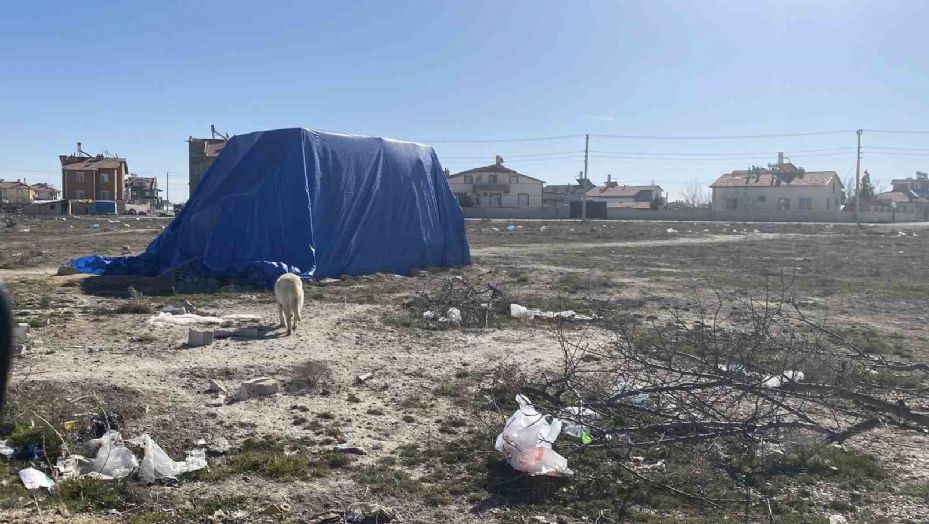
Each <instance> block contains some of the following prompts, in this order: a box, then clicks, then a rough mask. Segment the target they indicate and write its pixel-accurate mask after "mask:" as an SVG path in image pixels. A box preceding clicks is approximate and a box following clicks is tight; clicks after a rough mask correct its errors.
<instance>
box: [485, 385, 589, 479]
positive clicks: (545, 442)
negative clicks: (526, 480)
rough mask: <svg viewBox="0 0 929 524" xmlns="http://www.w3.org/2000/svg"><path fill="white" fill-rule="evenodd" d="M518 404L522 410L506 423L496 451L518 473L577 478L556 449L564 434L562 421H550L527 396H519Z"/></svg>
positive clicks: (517, 411)
mask: <svg viewBox="0 0 929 524" xmlns="http://www.w3.org/2000/svg"><path fill="white" fill-rule="evenodd" d="M516 402H517V403H518V404H519V409H517V410H516V411H515V412H514V413H513V415H511V416H510V418H509V419H508V420H507V421H506V425H505V426H504V427H503V432H502V433H500V435H498V436H497V442H496V444H495V446H494V447H495V449H496V450H497V451H499V452H501V453H503V455H504V456H505V457H506V459H507V461H508V462H509V463H510V466H512V467H513V469H515V470H517V471H523V472H526V473H529V474H530V475H548V476H552V477H561V476H571V475H573V474H574V472H573V471H571V469H570V468H568V460H567V459H566V458H564V457H562V456H561V455H559V454H558V453H557V452H555V451H554V450H553V449H552V443H553V442H555V439H557V438H558V434H559V433H560V432H561V421H560V420H558V419H557V418H552V419H551V422H549V421H548V420H547V419H546V417H545V416H543V415H541V414H540V413H539V412H538V411H536V409H535V408H534V407H533V406H532V402H530V401H529V399H528V398H526V397H525V396H524V395H517V396H516Z"/></svg>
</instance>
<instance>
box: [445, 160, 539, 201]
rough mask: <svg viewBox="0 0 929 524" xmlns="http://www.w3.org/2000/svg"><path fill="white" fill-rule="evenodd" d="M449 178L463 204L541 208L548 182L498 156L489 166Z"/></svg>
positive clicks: (447, 175) (448, 176)
mask: <svg viewBox="0 0 929 524" xmlns="http://www.w3.org/2000/svg"><path fill="white" fill-rule="evenodd" d="M446 177H447V178H448V184H449V186H450V187H451V188H452V191H453V192H454V193H455V196H456V197H457V198H458V203H459V204H460V205H461V207H542V186H543V185H544V184H545V182H543V181H541V180H539V179H537V178H533V177H531V176H528V175H524V174H522V173H519V172H517V171H515V170H513V169H510V168H508V167H505V166H504V165H503V158H501V157H500V156H499V155H498V156H497V158H496V161H495V162H494V163H493V164H490V165H489V166H484V167H476V168H474V169H469V170H467V171H462V172H460V173H455V174H454V175H449V174H446Z"/></svg>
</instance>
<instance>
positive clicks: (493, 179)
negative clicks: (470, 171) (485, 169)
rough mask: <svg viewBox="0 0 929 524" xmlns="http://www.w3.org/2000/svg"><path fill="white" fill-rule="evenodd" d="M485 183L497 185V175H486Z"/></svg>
mask: <svg viewBox="0 0 929 524" xmlns="http://www.w3.org/2000/svg"><path fill="white" fill-rule="evenodd" d="M487 183H488V184H496V183H497V175H487Z"/></svg>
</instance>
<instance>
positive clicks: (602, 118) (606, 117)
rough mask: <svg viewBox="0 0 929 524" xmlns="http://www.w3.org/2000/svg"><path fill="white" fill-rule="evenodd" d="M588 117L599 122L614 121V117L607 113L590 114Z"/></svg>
mask: <svg viewBox="0 0 929 524" xmlns="http://www.w3.org/2000/svg"><path fill="white" fill-rule="evenodd" d="M590 118H591V119H593V120H599V121H601V122H615V121H616V119H615V118H613V117H611V116H609V115H590Z"/></svg>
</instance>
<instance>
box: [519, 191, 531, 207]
mask: <svg viewBox="0 0 929 524" xmlns="http://www.w3.org/2000/svg"><path fill="white" fill-rule="evenodd" d="M519 207H529V193H520V194H519Z"/></svg>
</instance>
